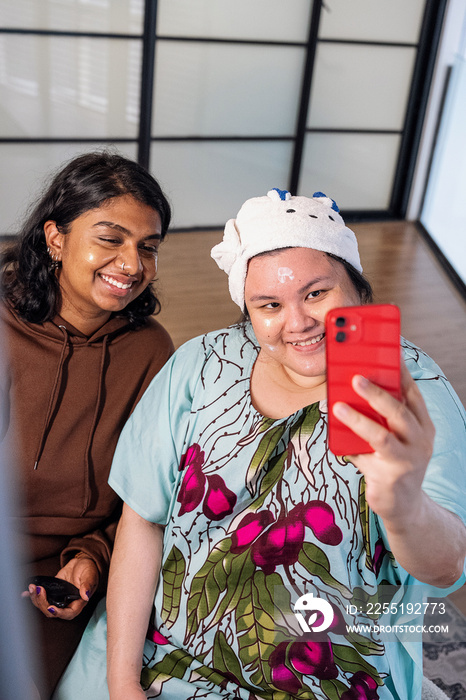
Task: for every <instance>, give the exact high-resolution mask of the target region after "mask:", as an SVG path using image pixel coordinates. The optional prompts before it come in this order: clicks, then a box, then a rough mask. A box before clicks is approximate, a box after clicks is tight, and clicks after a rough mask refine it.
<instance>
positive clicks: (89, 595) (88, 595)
mask: <svg viewBox="0 0 466 700" xmlns="http://www.w3.org/2000/svg"><path fill="white" fill-rule="evenodd" d="M91 595H92V593H91V592H90V591H86V598H87V599H88V600H90V598H91Z"/></svg>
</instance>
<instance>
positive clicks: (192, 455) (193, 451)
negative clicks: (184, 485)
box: [178, 443, 205, 472]
mask: <svg viewBox="0 0 466 700" xmlns="http://www.w3.org/2000/svg"><path fill="white" fill-rule="evenodd" d="M204 458H205V456H204V452H203V451H202V450H201V448H200V446H199V445H198V444H197V443H194V444H193V445H191V446H190V447H188V449H187V450H186V452H185V453H184V455H183V456H182V458H181V459H180V466H179V467H178V471H180V472H181V471H183V469H185V468H186V467H189V466H190V465H193V466H194V467H195V468H196V469H198V470H200V469H202V466H203V464H204Z"/></svg>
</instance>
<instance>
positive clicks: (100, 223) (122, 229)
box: [92, 221, 162, 240]
mask: <svg viewBox="0 0 466 700" xmlns="http://www.w3.org/2000/svg"><path fill="white" fill-rule="evenodd" d="M98 226H106V227H107V228H113V229H115V231H119V232H120V233H126V234H127V235H129V236H132V235H133V234H132V232H131V231H130V230H129V229H128V228H125V227H124V226H120V224H115V223H114V222H113V221H98V222H97V223H96V224H93V226H92V228H97V227H98ZM150 238H155V239H157V240H161V238H162V235H161V234H160V233H151V234H149V235H148V236H146V237H145V238H144V240H148V239H150Z"/></svg>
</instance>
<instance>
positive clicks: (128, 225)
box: [44, 195, 162, 335]
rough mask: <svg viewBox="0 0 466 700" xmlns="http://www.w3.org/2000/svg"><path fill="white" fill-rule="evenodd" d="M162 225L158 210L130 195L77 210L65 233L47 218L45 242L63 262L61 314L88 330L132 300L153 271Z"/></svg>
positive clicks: (59, 273)
mask: <svg viewBox="0 0 466 700" xmlns="http://www.w3.org/2000/svg"><path fill="white" fill-rule="evenodd" d="M161 229H162V226H161V221H160V216H159V214H158V213H157V212H156V211H155V210H154V209H152V207H149V206H148V205H147V204H143V203H142V202H139V201H138V200H136V199H135V198H134V197H132V196H131V195H121V196H120V197H115V198H113V199H110V200H109V201H108V202H105V203H104V204H103V205H102V206H100V207H99V208H98V209H92V210H90V211H87V212H85V213H84V214H81V216H78V217H77V219H75V220H74V221H73V222H72V223H71V225H70V226H69V230H68V231H67V233H63V232H60V231H59V230H58V229H57V227H56V225H55V222H54V221H47V222H46V224H45V225H44V232H45V237H46V241H47V246H48V247H49V248H50V249H51V251H52V253H53V254H55V255H56V256H57V257H58V259H59V260H61V263H62V266H61V268H59V270H58V273H57V274H58V280H59V284H60V289H61V295H62V304H61V308H60V309H59V313H60V314H61V316H62V317H63V318H64V319H65V320H67V321H69V322H70V323H72V324H73V325H74V326H75V327H76V328H78V329H79V330H81V331H82V332H83V333H85V334H86V335H90V334H91V333H92V332H93V331H95V330H97V329H98V328H100V326H102V325H103V324H104V323H105V322H106V321H107V320H108V318H109V317H110V315H111V314H112V313H116V312H119V311H122V310H123V309H124V308H125V307H126V306H127V305H128V304H129V303H130V302H131V301H133V300H134V299H136V297H137V296H139V294H141V293H142V292H143V291H144V289H146V287H147V286H148V284H149V283H150V281H151V280H152V279H153V278H154V276H155V273H156V270H157V250H158V247H159V244H160V240H161ZM123 264H124V267H123V269H122V266H123Z"/></svg>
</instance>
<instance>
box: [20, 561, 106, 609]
mask: <svg viewBox="0 0 466 700" xmlns="http://www.w3.org/2000/svg"><path fill="white" fill-rule="evenodd" d="M34 578H35V579H37V581H36V582H35V581H34V580H33V579H31V580H30V581H28V590H27V591H25V593H24V594H23V596H27V595H29V597H30V599H31V602H32V604H33V605H34V606H35V607H36V608H38V609H39V610H40V611H41V612H42V613H43V614H44V615H45V616H46V617H49V618H60V619H62V620H72V619H73V618H75V617H77V616H78V615H79V613H80V612H81V611H82V610H83V609H84V607H85V606H86V605H87V603H88V601H89V600H90V598H91V596H92V594H93V593H94V592H95V590H96V588H97V586H98V584H99V572H98V569H97V566H96V564H95V562H94V561H93V559H91V558H90V557H83V556H82V555H81V557H75V558H74V559H70V561H69V562H68V563H67V564H65V566H64V567H63V568H62V569H60V571H58V572H57V575H56V577H45V579H46V580H43V581H39V579H41V578H42V577H34ZM47 579H48V580H47Z"/></svg>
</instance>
